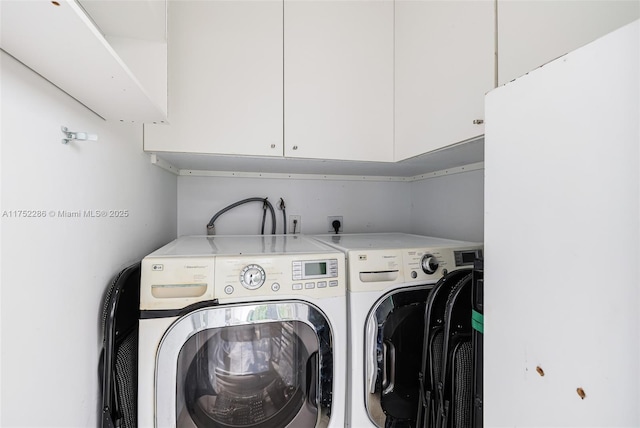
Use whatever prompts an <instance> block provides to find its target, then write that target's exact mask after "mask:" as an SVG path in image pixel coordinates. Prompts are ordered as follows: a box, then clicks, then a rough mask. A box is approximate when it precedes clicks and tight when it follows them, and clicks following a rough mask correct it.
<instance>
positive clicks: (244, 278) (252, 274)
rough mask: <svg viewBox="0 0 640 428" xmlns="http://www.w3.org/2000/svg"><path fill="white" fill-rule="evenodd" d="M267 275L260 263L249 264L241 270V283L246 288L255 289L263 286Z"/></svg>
mask: <svg viewBox="0 0 640 428" xmlns="http://www.w3.org/2000/svg"><path fill="white" fill-rule="evenodd" d="M265 279H266V275H265V273H264V269H262V267H260V266H259V265H248V266H245V267H244V268H243V269H242V271H240V283H241V284H242V286H243V287H244V288H248V289H249V290H255V289H258V288H260V287H262V284H264V280H265Z"/></svg>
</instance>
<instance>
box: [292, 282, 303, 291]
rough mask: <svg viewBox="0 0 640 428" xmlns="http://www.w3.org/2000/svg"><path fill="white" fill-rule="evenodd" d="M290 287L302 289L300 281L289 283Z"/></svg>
mask: <svg viewBox="0 0 640 428" xmlns="http://www.w3.org/2000/svg"><path fill="white" fill-rule="evenodd" d="M291 288H292V289H293V290H302V283H300V282H296V283H295V284H292V285H291Z"/></svg>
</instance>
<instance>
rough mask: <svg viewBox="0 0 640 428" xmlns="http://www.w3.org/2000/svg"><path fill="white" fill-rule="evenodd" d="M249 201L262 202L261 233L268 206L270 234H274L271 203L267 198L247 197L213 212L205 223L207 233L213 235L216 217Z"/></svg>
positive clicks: (273, 216)
mask: <svg viewBox="0 0 640 428" xmlns="http://www.w3.org/2000/svg"><path fill="white" fill-rule="evenodd" d="M249 202H262V204H263V210H264V213H263V215H262V234H264V224H265V217H266V215H267V208H269V211H270V212H271V234H272V235H275V233H276V213H275V211H274V209H273V205H271V202H269V201H268V200H267V198H247V199H243V200H241V201H238V202H234V203H233V204H231V205H229V206H227V207H224V208H223V209H221V210H220V211H218V212H217V213H215V214H214V216H213V217H211V220H209V223H208V224H207V235H215V225H214V223H215V221H216V220H217V219H218V217H220V216H221V215H222V214H224V213H226V212H227V211H229V210H232V209H233V208H236V207H239V206H240V205H244V204H246V203H249Z"/></svg>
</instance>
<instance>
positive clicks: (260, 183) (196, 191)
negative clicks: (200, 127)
mask: <svg viewBox="0 0 640 428" xmlns="http://www.w3.org/2000/svg"><path fill="white" fill-rule="evenodd" d="M409 192H410V188H409V186H408V185H407V183H403V182H365V181H332V180H292V179H270V178H260V179H256V178H226V177H186V176H181V177H179V178H178V234H179V235H191V234H204V233H206V228H205V226H206V224H207V223H208V222H209V220H210V218H211V217H212V216H213V215H214V214H215V213H216V212H217V211H219V210H220V209H222V208H224V207H226V206H227V205H229V204H232V203H234V202H236V201H239V200H241V199H245V198H249V197H254V196H255V197H268V198H269V201H270V202H271V203H273V204H274V206H277V202H278V200H279V199H280V198H281V197H282V198H284V200H285V202H286V209H287V216H289V215H301V216H302V219H301V226H302V233H304V234H318V233H327V232H328V227H327V216H335V215H341V216H343V219H344V228H343V232H344V233H356V232H391V231H396V232H409V231H410V226H409V203H408V202H409ZM261 216H262V210H261V206H260V204H259V203H256V202H253V203H249V204H246V205H244V206H241V207H238V208H235V209H233V210H231V211H229V212H227V213H226V214H223V215H222V216H221V217H220V218H218V220H217V221H216V223H215V226H216V233H217V234H219V235H231V234H257V233H260V223H261V220H262V217H261ZM276 221H277V224H278V229H277V232H278V233H282V212H281V211H278V210H277V209H276ZM267 224H268V225H269V224H270V223H267ZM269 230H270V229H269V226H267V229H266V231H267V232H268V231H269ZM289 232H290V230H289Z"/></svg>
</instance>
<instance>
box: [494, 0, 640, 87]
mask: <svg viewBox="0 0 640 428" xmlns="http://www.w3.org/2000/svg"><path fill="white" fill-rule="evenodd" d="M638 16H640V2H638V1H629V0H565V1H560V0H555V1H540V0H529V1H526V0H522V1H513V0H498V78H499V83H500V84H501V85H502V84H504V83H507V82H509V81H511V80H513V79H515V78H517V77H519V76H522V75H523V74H525V73H528V72H529V71H531V70H533V69H535V68H537V67H539V66H541V65H543V64H545V63H547V62H549V61H551V60H553V59H555V58H557V57H559V56H562V55H564V54H566V53H568V52H570V51H572V50H575V49H577V48H579V47H581V46H583V45H585V44H587V43H589V42H591V41H593V40H595V39H597V38H598V37H601V36H603V35H605V34H607V33H609V32H611V31H613V30H615V29H617V28H619V27H621V26H623V25H625V24H628V23H630V22H632V21H634V20H636V19H638Z"/></svg>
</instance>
